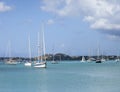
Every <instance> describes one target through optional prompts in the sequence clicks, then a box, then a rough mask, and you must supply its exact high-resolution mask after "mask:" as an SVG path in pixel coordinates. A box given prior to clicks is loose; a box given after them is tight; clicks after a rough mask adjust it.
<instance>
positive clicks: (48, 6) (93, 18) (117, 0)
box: [41, 0, 120, 32]
mask: <svg viewBox="0 0 120 92" xmlns="http://www.w3.org/2000/svg"><path fill="white" fill-rule="evenodd" d="M41 9H42V10H44V11H47V12H51V13H54V14H56V15H58V16H60V17H67V16H73V17H76V16H82V17H83V20H84V21H85V22H89V23H90V27H91V28H92V29H95V30H107V31H109V30H110V31H111V30H113V31H116V30H117V32H120V0H51V1H49V0H43V6H42V7H41ZM118 30H119V31H118Z"/></svg>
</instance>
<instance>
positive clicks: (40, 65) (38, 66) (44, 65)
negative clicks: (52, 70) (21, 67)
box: [34, 62, 47, 68]
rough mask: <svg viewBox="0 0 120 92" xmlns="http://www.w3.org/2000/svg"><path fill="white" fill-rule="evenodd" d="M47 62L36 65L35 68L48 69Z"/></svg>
mask: <svg viewBox="0 0 120 92" xmlns="http://www.w3.org/2000/svg"><path fill="white" fill-rule="evenodd" d="M46 64H47V63H46V62H39V63H35V64H34V67H36V68H46Z"/></svg>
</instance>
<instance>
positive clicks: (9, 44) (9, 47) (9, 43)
mask: <svg viewBox="0 0 120 92" xmlns="http://www.w3.org/2000/svg"><path fill="white" fill-rule="evenodd" d="M8 51H9V53H8V54H9V59H11V42H10V41H9V42H8Z"/></svg>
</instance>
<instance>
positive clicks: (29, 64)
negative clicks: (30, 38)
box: [24, 62, 32, 66]
mask: <svg viewBox="0 0 120 92" xmlns="http://www.w3.org/2000/svg"><path fill="white" fill-rule="evenodd" d="M24 65H25V66H31V65H32V64H31V63H30V62H26V63H25V64H24Z"/></svg>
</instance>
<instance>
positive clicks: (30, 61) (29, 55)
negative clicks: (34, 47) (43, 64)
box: [28, 35, 31, 62]
mask: <svg viewBox="0 0 120 92" xmlns="http://www.w3.org/2000/svg"><path fill="white" fill-rule="evenodd" d="M28 42H29V43H28V44H29V48H28V49H29V59H30V62H31V46H30V44H31V43H30V35H29V37H28Z"/></svg>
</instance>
